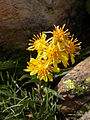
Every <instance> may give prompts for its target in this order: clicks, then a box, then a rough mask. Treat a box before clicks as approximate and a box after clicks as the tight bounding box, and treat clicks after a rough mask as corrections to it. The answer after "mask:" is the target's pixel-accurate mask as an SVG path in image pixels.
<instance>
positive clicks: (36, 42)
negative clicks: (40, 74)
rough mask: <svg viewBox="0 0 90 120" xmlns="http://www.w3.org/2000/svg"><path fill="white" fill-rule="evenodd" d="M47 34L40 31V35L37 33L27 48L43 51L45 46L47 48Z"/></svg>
mask: <svg viewBox="0 0 90 120" xmlns="http://www.w3.org/2000/svg"><path fill="white" fill-rule="evenodd" d="M45 40H46V34H44V33H43V34H41V33H40V36H39V35H37V36H35V35H34V37H33V39H32V40H30V43H29V45H30V47H28V48H27V50H29V51H34V50H37V51H38V52H39V53H41V52H42V51H43V50H44V49H45V48H46V43H45V42H46V41H45Z"/></svg>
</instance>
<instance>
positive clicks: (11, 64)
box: [0, 60, 16, 70]
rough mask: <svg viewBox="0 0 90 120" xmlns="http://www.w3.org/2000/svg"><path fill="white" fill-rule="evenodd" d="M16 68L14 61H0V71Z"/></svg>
mask: <svg viewBox="0 0 90 120" xmlns="http://www.w3.org/2000/svg"><path fill="white" fill-rule="evenodd" d="M15 66H16V61H12V60H8V61H4V62H2V61H0V70H6V69H11V68H13V67H15Z"/></svg>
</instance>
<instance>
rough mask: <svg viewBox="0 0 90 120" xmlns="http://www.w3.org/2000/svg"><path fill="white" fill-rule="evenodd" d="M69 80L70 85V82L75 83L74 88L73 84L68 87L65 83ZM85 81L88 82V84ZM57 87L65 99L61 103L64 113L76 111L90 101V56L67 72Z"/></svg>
mask: <svg viewBox="0 0 90 120" xmlns="http://www.w3.org/2000/svg"><path fill="white" fill-rule="evenodd" d="M87 80H88V83H87ZM67 81H69V85H70V82H71V83H73V85H74V86H75V88H74V90H73V85H72V84H71V86H70V87H71V88H68V87H67V85H66V84H65V83H66V82H67ZM85 83H87V85H86V86H85ZM55 89H56V91H57V92H58V93H59V94H60V95H62V96H63V98H64V101H60V103H59V105H60V108H61V109H62V111H63V112H64V113H68V112H73V111H74V112H75V111H77V110H78V109H80V107H81V106H83V105H84V104H86V103H88V102H90V57H88V58H86V59H85V60H84V61H82V62H80V63H79V64H77V65H76V66H75V67H74V68H73V69H72V70H71V71H70V72H69V73H68V74H66V75H65V76H64V77H63V78H62V79H61V81H60V82H59V84H58V85H57V87H56V88H55ZM72 90H73V91H72Z"/></svg>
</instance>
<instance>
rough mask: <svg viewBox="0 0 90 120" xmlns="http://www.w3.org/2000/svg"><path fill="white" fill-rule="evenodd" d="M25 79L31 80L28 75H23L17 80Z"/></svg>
mask: <svg viewBox="0 0 90 120" xmlns="http://www.w3.org/2000/svg"><path fill="white" fill-rule="evenodd" d="M25 78H31V77H30V75H29V74H24V75H22V76H21V77H20V78H19V81H21V80H23V79H25Z"/></svg>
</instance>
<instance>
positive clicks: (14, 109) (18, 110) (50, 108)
mask: <svg viewBox="0 0 90 120" xmlns="http://www.w3.org/2000/svg"><path fill="white" fill-rule="evenodd" d="M4 74H5V75H6V80H5V78H4V75H3V72H1V73H0V79H1V81H2V82H3V83H2V84H0V120H57V115H56V111H57V110H58V106H57V103H58V100H59V99H63V98H62V97H61V96H60V95H58V94H57V93H56V92H55V91H54V90H52V89H50V88H47V87H44V88H43V89H41V88H40V86H39V83H38V82H36V81H38V80H37V78H36V76H32V77H31V76H29V75H28V74H25V75H23V76H22V77H20V78H19V79H18V81H21V80H23V79H27V78H28V81H27V82H24V83H23V84H21V85H20V84H19V83H18V81H17V77H16V75H15V74H14V75H11V74H10V73H9V72H8V71H6V72H5V71H4ZM35 80H36V81H35ZM5 81H7V82H6V83H5ZM32 83H35V84H36V87H32V86H31V84H32ZM28 84H29V87H31V91H30V90H29V89H28V90H27V89H26V88H25V85H28ZM58 112H59V113H60V111H59V110H58ZM59 117H61V116H59Z"/></svg>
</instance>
